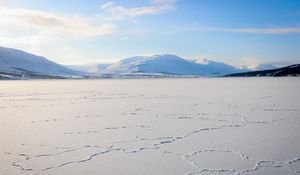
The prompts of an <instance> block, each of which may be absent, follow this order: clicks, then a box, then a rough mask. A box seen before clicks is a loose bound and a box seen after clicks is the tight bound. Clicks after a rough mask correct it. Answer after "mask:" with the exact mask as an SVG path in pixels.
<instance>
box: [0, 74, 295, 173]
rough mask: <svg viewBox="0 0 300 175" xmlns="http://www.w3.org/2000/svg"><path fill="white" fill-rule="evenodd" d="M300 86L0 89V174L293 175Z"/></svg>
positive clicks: (237, 81) (166, 82)
mask: <svg viewBox="0 0 300 175" xmlns="http://www.w3.org/2000/svg"><path fill="white" fill-rule="evenodd" d="M299 89H300V81H299V78H246V79H245V78H244V79H242V78H198V79H134V80H112V79H109V80H42V81H37V80H36V81H3V82H1V86H0V138H1V139H0V174H1V175H2V174H3V175H58V174H72V175H82V174H89V175H98V174H107V175H110V174H111V175H114V174H145V175H152V174H156V175H208V174H213V175H217V174H220V175H229V174H231V175H250V174H272V175H282V174H287V175H289V174H291V175H297V174H300V149H299V147H300V134H299V133H300V132H299V131H300V127H299V126H300V115H299V114H300V112H299V111H300V94H299Z"/></svg>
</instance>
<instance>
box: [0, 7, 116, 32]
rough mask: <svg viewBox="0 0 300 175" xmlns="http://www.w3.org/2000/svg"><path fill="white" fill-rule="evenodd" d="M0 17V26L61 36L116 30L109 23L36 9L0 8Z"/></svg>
mask: <svg viewBox="0 0 300 175" xmlns="http://www.w3.org/2000/svg"><path fill="white" fill-rule="evenodd" d="M0 19H1V21H0V27H8V26H10V27H22V28H24V30H25V29H35V30H37V31H38V32H40V33H47V34H56V35H62V36H72V37H89V36H102V35H109V34H113V33H115V32H116V28H115V26H114V25H113V24H111V23H100V24H99V23H97V22H95V21H91V20H88V19H86V18H84V17H81V16H78V15H70V16H63V15H59V14H56V13H52V12H44V11H38V10H28V9H15V8H0Z"/></svg>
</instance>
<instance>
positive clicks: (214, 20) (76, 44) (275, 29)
mask: <svg viewBox="0 0 300 175" xmlns="http://www.w3.org/2000/svg"><path fill="white" fill-rule="evenodd" d="M0 46H3V47H11V48H17V49H22V50H25V51H28V52H31V53H34V54H37V55H42V56H45V57H47V58H48V59H50V60H53V61H55V62H58V63H62V64H85V63H91V62H103V63H109V62H115V61H117V60H120V59H123V58H127V57H131V56H137V55H152V54H163V53H168V54H175V55H178V56H181V57H184V58H187V59H203V58H207V59H212V60H216V61H223V62H226V63H229V64H233V65H248V66H249V67H250V66H254V65H256V64H261V63H265V64H290V63H300V1H299V0H0Z"/></svg>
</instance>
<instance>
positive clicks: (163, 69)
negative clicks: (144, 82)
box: [105, 54, 240, 75]
mask: <svg viewBox="0 0 300 175" xmlns="http://www.w3.org/2000/svg"><path fill="white" fill-rule="evenodd" d="M235 72H240V71H239V70H238V69H236V68H234V67H232V66H229V65H226V64H224V63H218V62H213V61H207V62H206V63H203V64H199V63H197V62H195V61H189V60H185V59H183V58H180V57H178V56H176V55H170V54H163V55H153V56H137V57H132V58H127V59H124V60H121V61H119V62H118V63H116V64H113V65H111V66H109V67H108V68H107V69H106V70H105V73H108V74H134V73H135V74H138V73H146V74H153V73H160V74H176V75H224V74H228V73H235Z"/></svg>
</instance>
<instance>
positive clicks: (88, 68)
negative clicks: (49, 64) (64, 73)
mask: <svg viewBox="0 0 300 175" xmlns="http://www.w3.org/2000/svg"><path fill="white" fill-rule="evenodd" d="M111 65H112V64H104V63H92V64H84V65H64V66H65V67H67V68H69V69H73V70H78V71H82V72H88V73H94V74H101V73H103V72H104V71H105V69H106V68H108V67H109V66H111Z"/></svg>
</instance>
